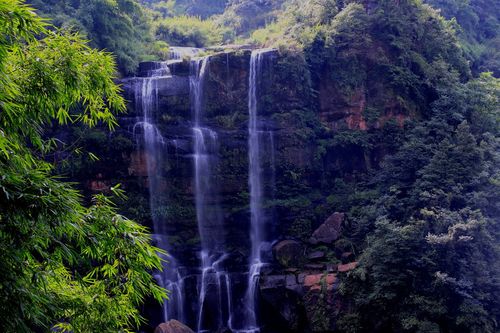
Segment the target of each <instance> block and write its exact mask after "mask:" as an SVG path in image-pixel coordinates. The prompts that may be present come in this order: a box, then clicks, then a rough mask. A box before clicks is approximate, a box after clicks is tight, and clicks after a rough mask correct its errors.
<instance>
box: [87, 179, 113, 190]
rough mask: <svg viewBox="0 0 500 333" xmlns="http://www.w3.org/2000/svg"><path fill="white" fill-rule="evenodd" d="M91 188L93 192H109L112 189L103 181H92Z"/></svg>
mask: <svg viewBox="0 0 500 333" xmlns="http://www.w3.org/2000/svg"><path fill="white" fill-rule="evenodd" d="M89 188H90V190H91V191H93V192H107V191H109V190H110V187H109V186H108V185H107V184H106V183H105V182H104V181H102V180H91V181H90V183H89Z"/></svg>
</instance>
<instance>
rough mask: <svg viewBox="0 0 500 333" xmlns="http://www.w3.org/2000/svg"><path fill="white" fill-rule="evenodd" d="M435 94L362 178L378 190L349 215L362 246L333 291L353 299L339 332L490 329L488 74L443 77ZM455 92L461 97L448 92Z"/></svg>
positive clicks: (492, 161)
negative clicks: (378, 165)
mask: <svg viewBox="0 0 500 333" xmlns="http://www.w3.org/2000/svg"><path fill="white" fill-rule="evenodd" d="M438 91H440V92H441V94H442V95H441V98H440V99H438V100H437V101H436V103H434V108H433V109H432V112H431V114H432V116H431V118H430V119H428V120H426V121H421V122H419V123H418V124H416V125H415V126H414V127H413V128H412V129H411V130H410V131H409V132H407V133H406V134H405V136H404V139H403V145H402V146H401V147H400V148H399V149H398V151H397V152H396V153H395V154H393V155H392V156H389V157H387V158H386V162H385V164H384V165H383V168H382V169H381V170H380V171H378V172H377V174H376V175H375V176H374V177H373V178H372V180H371V182H373V185H372V186H377V187H378V188H379V190H380V191H381V195H380V196H379V197H378V198H374V199H372V200H371V204H370V203H368V205H371V207H370V208H369V209H366V208H364V210H365V211H368V212H369V214H368V215H366V214H364V215H362V214H359V213H358V214H353V215H352V216H351V217H352V218H353V220H354V225H355V229H357V233H360V234H362V235H365V236H360V235H359V234H358V237H359V238H363V237H366V242H365V245H364V246H365V248H364V251H363V254H362V256H361V258H360V265H359V268H358V269H357V270H356V271H355V272H354V273H353V274H351V275H349V276H348V278H347V279H345V280H344V284H343V287H342V292H343V293H344V295H346V297H349V298H350V299H353V300H354V307H353V309H352V311H351V312H350V313H349V314H347V313H346V314H345V315H344V316H343V317H342V319H341V320H340V323H339V325H340V327H341V330H342V331H346V332H349V331H352V330H353V327H355V331H356V332H386V331H403V332H434V331H435V332H440V331H442V330H443V327H446V328H447V329H448V330H449V331H452V332H495V331H496V330H497V329H498V320H499V316H500V313H499V311H498V306H497V305H495V304H496V303H497V299H498V297H499V293H500V285H499V283H498V280H497V279H496V278H494V276H498V274H499V271H498V267H496V266H495V264H494V262H497V261H498V260H499V254H500V251H499V248H498V241H499V239H498V237H499V235H500V233H499V229H498V221H497V218H496V217H497V216H498V205H497V204H496V199H494V198H495V197H497V196H498V192H499V188H498V182H496V181H495V179H497V177H498V119H497V115H498V108H497V107H495V105H498V92H499V90H498V80H496V79H493V78H492V77H491V75H484V76H482V77H481V78H480V79H477V80H474V81H471V82H469V83H467V84H462V83H459V82H458V81H456V80H452V81H447V82H442V83H439V89H438ZM457 92H459V94H463V99H460V100H458V101H457V100H456V99H452V98H449V96H450V94H453V93H457ZM478 94H479V95H481V96H483V98H484V99H483V98H481V99H477V98H474V97H473V96H477V95H478ZM471 97H472V98H471ZM484 101H489V102H487V104H488V105H489V106H486V105H485V104H484ZM457 103H459V104H460V108H458V109H457V108H456V107H455V105H456V104H457ZM490 103H491V104H490ZM478 109H482V110H484V113H483V115H484V117H482V116H477V114H476V112H477V111H472V110H478ZM451 111H454V112H451ZM457 119H466V121H467V122H466V121H462V122H461V123H457ZM486 119H488V120H486ZM469 121H470V122H471V125H469V123H468V122H469ZM472 129H474V130H472ZM494 165H496V167H495V166H494ZM370 221H371V222H370ZM373 221H375V222H373ZM371 223H374V224H372V226H371V227H368V226H369V225H370V224H371Z"/></svg>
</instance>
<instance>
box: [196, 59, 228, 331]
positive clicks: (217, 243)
mask: <svg viewBox="0 0 500 333" xmlns="http://www.w3.org/2000/svg"><path fill="white" fill-rule="evenodd" d="M209 60H210V58H209V57H204V58H198V59H195V60H193V61H192V62H191V75H190V95H191V96H190V97H191V107H192V112H193V128H192V134H193V160H194V191H195V206H196V219H197V222H198V231H199V235H200V242H201V253H200V257H201V267H200V270H201V277H200V283H199V298H198V314H197V331H198V332H203V331H207V329H209V328H210V329H211V330H210V331H212V330H217V329H219V328H221V327H223V326H224V325H225V324H226V321H228V319H229V314H228V315H227V316H224V311H223V310H222V308H223V302H224V300H223V296H225V298H226V299H225V304H229V305H230V304H232V302H231V300H230V298H231V295H230V293H228V292H226V290H228V289H230V286H228V281H229V277H228V273H227V272H226V271H224V268H223V262H224V260H225V259H226V257H227V254H226V253H224V251H223V250H224V249H223V245H224V244H223V243H224V236H223V233H222V230H221V229H222V214H221V210H220V207H219V204H218V200H217V193H216V192H217V191H216V188H217V184H216V183H215V182H214V175H213V170H214V163H215V162H214V161H215V157H216V155H217V148H218V145H219V143H218V136H217V133H216V132H215V131H214V130H212V129H211V128H209V127H207V126H205V125H204V124H203V111H204V110H203V109H204V103H203V100H204V86H205V83H206V75H207V71H208V66H209ZM223 283H224V284H225V288H223V287H222V284H223ZM224 292H225V295H223V294H224ZM209 296H213V297H209ZM208 301H210V302H209V303H207V302H208ZM208 310H211V311H212V312H215V313H216V316H217V318H213V315H212V316H210V315H208V314H207V313H209V312H208ZM230 312H231V310H230V311H229V313H230ZM208 317H211V318H208ZM207 321H208V322H207ZM207 326H210V327H207Z"/></svg>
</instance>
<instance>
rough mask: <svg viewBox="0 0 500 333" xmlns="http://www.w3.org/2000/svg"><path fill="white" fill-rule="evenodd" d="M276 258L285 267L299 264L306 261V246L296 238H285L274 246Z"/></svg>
mask: <svg viewBox="0 0 500 333" xmlns="http://www.w3.org/2000/svg"><path fill="white" fill-rule="evenodd" d="M273 253H274V257H275V259H276V260H277V261H278V262H279V263H280V264H281V265H282V266H284V267H295V266H299V265H301V264H302V263H303V262H304V246H303V245H302V244H301V243H300V242H297V241H294V240H284V241H281V242H279V243H278V244H276V245H275V246H274V248H273Z"/></svg>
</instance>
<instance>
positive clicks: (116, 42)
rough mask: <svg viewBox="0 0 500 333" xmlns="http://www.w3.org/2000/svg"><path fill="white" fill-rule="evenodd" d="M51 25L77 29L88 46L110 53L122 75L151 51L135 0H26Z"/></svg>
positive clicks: (148, 29) (148, 33) (143, 17)
mask: <svg viewBox="0 0 500 333" xmlns="http://www.w3.org/2000/svg"><path fill="white" fill-rule="evenodd" d="M29 3H31V4H32V5H33V7H35V8H36V9H38V10H39V11H40V14H41V15H43V16H44V17H49V18H53V19H54V24H55V25H56V26H59V27H63V28H66V29H73V30H77V31H79V32H80V33H81V34H82V35H84V36H85V37H86V38H87V39H89V41H90V46H92V47H95V48H99V49H105V50H106V51H109V52H113V54H114V56H115V57H116V60H117V63H118V66H119V69H120V71H121V72H122V73H124V74H132V73H134V72H135V70H136V67H137V64H138V62H139V61H140V60H142V59H144V58H145V57H147V53H149V54H151V53H153V54H154V50H150V49H149V47H148V45H149V44H151V43H152V33H151V26H150V22H149V18H148V16H147V14H146V12H145V11H144V10H143V8H142V7H141V6H140V5H139V3H138V2H137V1H136V0H90V1H60V0H49V1H41V0H31V1H29Z"/></svg>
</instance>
